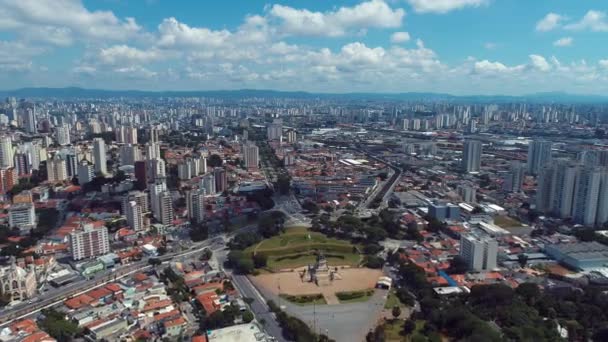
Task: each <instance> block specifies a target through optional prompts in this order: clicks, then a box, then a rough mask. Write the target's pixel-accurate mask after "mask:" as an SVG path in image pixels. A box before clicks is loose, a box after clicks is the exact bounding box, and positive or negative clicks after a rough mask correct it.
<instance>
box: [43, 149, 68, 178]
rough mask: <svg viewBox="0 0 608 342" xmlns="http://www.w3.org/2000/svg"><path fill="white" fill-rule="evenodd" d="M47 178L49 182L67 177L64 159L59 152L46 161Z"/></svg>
mask: <svg viewBox="0 0 608 342" xmlns="http://www.w3.org/2000/svg"><path fill="white" fill-rule="evenodd" d="M46 172H47V179H48V181H49V182H50V183H57V182H63V181H65V180H67V179H68V172H67V168H66V164H65V160H64V159H63V158H62V157H61V155H60V154H59V153H55V155H54V156H53V158H51V159H49V160H47V161H46Z"/></svg>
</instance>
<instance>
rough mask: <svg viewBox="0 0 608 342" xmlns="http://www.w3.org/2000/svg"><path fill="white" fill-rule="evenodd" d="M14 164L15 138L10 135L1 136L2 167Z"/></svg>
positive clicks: (0, 156)
mask: <svg viewBox="0 0 608 342" xmlns="http://www.w3.org/2000/svg"><path fill="white" fill-rule="evenodd" d="M12 166H13V140H12V139H11V137H10V136H8V135H4V136H1V137H0V167H12Z"/></svg>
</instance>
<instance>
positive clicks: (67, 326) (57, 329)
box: [40, 309, 82, 341]
mask: <svg viewBox="0 0 608 342" xmlns="http://www.w3.org/2000/svg"><path fill="white" fill-rule="evenodd" d="M42 315H43V316H44V318H43V319H42V320H41V321H40V328H41V329H42V330H44V331H46V332H47V333H48V334H49V335H51V336H52V337H54V338H55V339H57V340H58V341H71V340H72V339H73V338H74V337H75V336H76V335H77V334H79V333H81V331H82V329H81V328H79V327H78V324H76V323H75V322H72V321H68V320H67V319H66V318H65V314H63V313H61V312H59V311H56V310H55V309H45V310H42Z"/></svg>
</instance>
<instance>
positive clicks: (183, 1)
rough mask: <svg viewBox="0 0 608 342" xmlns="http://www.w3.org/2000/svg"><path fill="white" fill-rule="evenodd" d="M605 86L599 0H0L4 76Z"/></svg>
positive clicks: (483, 87)
mask: <svg viewBox="0 0 608 342" xmlns="http://www.w3.org/2000/svg"><path fill="white" fill-rule="evenodd" d="M66 86H78V87H86V88H95V89H139V90H220V89H274V90H286V91H311V92H331V93H348V92H391V93H396V92H435V93H450V94H455V95H475V94H480V95H489V94H501V95H523V94H533V93H539V92H555V91H559V92H568V93H575V94H598V95H605V94H606V93H607V92H608V2H607V1H601V0H358V1H355V0H344V1H328V0H308V1H304V0H300V1H274V2H272V1H271V0H266V1H258V0H240V1H231V0H222V1H206V0H204V1H203V0H179V1H178V0H0V89H17V88H21V87H66Z"/></svg>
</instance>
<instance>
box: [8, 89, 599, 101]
mask: <svg viewBox="0 0 608 342" xmlns="http://www.w3.org/2000/svg"><path fill="white" fill-rule="evenodd" d="M8 96H14V97H18V98H63V99H67V98H82V99H85V98H88V99H108V98H120V97H126V98H138V97H139V98H143V97H148V98H158V97H216V98H227V99H238V98H252V97H259V98H295V99H315V98H318V99H342V100H356V101H366V100H367V101H382V100H387V101H388V100H392V101H424V100H426V101H448V102H458V103H467V102H474V103H510V102H530V103H608V96H599V95H578V94H568V93H561V92H549V93H536V94H530V95H524V96H507V95H466V96H457V95H450V94H442V93H419V92H408V93H343V94H340V93H310V92H305V91H277V90H257V89H240V90H208V91H199V90H193V91H143V90H105V89H86V88H78V87H67V88H21V89H15V90H3V91H2V90H0V97H8Z"/></svg>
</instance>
